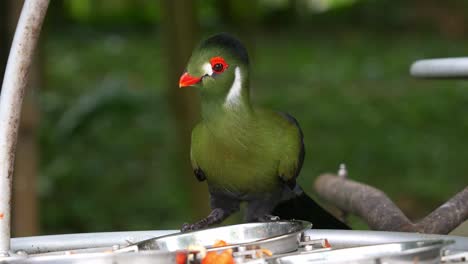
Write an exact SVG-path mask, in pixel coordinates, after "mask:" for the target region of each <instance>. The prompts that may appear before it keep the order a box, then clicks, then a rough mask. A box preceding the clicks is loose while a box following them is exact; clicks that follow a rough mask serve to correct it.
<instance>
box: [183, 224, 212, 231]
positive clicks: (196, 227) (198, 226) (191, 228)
mask: <svg viewBox="0 0 468 264" xmlns="http://www.w3.org/2000/svg"><path fill="white" fill-rule="evenodd" d="M205 227H206V226H204V225H201V224H200V223H194V224H189V223H184V224H183V225H182V228H180V232H189V231H196V230H200V229H203V228H205Z"/></svg>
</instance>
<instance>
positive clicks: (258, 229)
mask: <svg viewBox="0 0 468 264" xmlns="http://www.w3.org/2000/svg"><path fill="white" fill-rule="evenodd" d="M311 226H312V224H311V223H309V222H305V221H275V222H265V223H248V224H240V225H231V226H223V227H217V228H210V229H205V230H200V231H193V232H186V233H177V234H173V235H168V236H162V237H157V238H153V239H148V240H144V241H141V242H138V243H136V244H134V245H132V246H135V245H136V246H137V247H138V249H139V250H168V251H176V250H182V249H187V248H188V247H189V246H191V245H201V246H204V247H206V248H208V250H210V249H211V248H212V246H213V244H214V243H215V242H216V241H217V240H224V241H226V242H227V243H228V244H229V246H226V247H222V248H216V250H220V249H224V248H231V247H237V246H246V245H255V246H260V247H262V248H266V249H268V250H270V251H271V252H272V253H273V254H282V253H286V252H292V251H295V250H297V249H298V246H299V242H298V240H299V236H300V235H301V234H302V232H303V231H305V230H307V229H309V228H310V227H311Z"/></svg>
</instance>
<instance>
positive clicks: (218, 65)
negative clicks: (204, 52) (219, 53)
mask: <svg viewBox="0 0 468 264" xmlns="http://www.w3.org/2000/svg"><path fill="white" fill-rule="evenodd" d="M210 64H211V69H213V72H215V73H222V72H224V71H225V70H226V69H227V68H228V67H229V65H228V64H227V63H226V61H225V60H224V59H223V58H222V57H213V58H211V60H210Z"/></svg>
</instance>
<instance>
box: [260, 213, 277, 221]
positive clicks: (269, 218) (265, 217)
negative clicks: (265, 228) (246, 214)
mask: <svg viewBox="0 0 468 264" xmlns="http://www.w3.org/2000/svg"><path fill="white" fill-rule="evenodd" d="M280 220H281V219H280V218H279V216H276V215H269V214H266V215H263V216H261V217H259V218H258V221H260V222H274V221H280Z"/></svg>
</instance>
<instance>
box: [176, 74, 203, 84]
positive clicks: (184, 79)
mask: <svg viewBox="0 0 468 264" xmlns="http://www.w3.org/2000/svg"><path fill="white" fill-rule="evenodd" d="M201 79H202V78H201V77H199V78H198V77H193V76H191V75H189V74H188V73H186V72H185V73H184V74H182V76H180V80H179V88H184V87H188V86H192V85H194V84H197V83H199V82H200V81H201Z"/></svg>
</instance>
